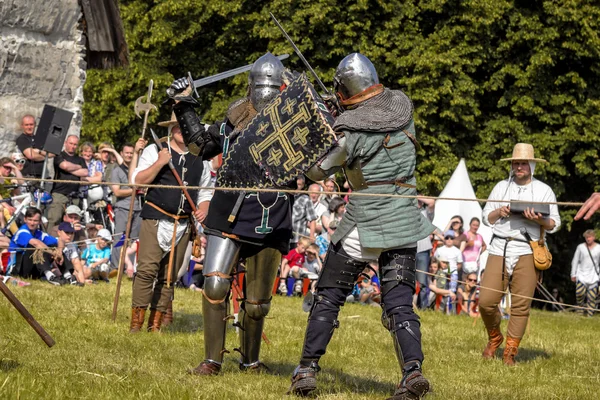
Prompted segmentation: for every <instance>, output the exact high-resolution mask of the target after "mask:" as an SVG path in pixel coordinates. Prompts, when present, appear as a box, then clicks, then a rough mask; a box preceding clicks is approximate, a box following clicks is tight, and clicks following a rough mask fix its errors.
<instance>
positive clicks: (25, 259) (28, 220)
mask: <svg viewBox="0 0 600 400" xmlns="http://www.w3.org/2000/svg"><path fill="white" fill-rule="evenodd" d="M41 221H42V212H41V211H40V210H39V209H37V208H35V207H29V208H28V209H27V210H26V211H25V224H24V225H23V226H21V227H20V228H19V230H18V231H17V233H16V234H15V235H14V236H13V238H12V240H11V242H10V248H9V250H10V251H14V252H16V262H15V267H14V269H13V275H17V276H22V277H24V278H29V277H33V278H45V279H46V281H47V282H48V283H50V284H52V285H55V286H61V285H63V284H65V283H66V282H65V281H64V280H62V279H61V278H59V277H57V276H56V275H55V274H54V273H53V272H52V263H53V261H57V262H58V263H62V254H56V255H55V256H54V257H53V256H52V255H50V254H49V253H48V252H44V253H43V260H42V261H41V262H38V263H35V262H34V260H33V258H32V254H33V250H35V249H48V248H49V247H57V246H58V240H57V239H56V238H54V237H52V236H50V235H48V234H47V233H45V232H42V230H40V228H39V226H40V223H41ZM24 249H28V250H24Z"/></svg>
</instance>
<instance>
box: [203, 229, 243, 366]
mask: <svg viewBox="0 0 600 400" xmlns="http://www.w3.org/2000/svg"><path fill="white" fill-rule="evenodd" d="M240 246H241V245H240V243H239V242H236V241H234V240H232V239H228V238H222V237H219V236H214V235H208V237H207V246H206V257H205V259H204V269H203V270H202V274H203V275H204V291H203V292H202V294H203V298H202V314H203V318H204V351H205V358H206V360H208V361H211V362H215V363H219V364H220V363H221V362H222V361H223V349H224V348H225V329H226V327H227V321H225V318H226V317H227V303H228V302H227V301H226V300H227V296H228V295H229V290H230V288H231V271H232V269H233V267H234V265H235V264H236V263H237V262H238V259H239V254H240Z"/></svg>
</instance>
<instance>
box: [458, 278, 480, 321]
mask: <svg viewBox="0 0 600 400" xmlns="http://www.w3.org/2000/svg"><path fill="white" fill-rule="evenodd" d="M457 295H458V303H459V304H460V305H461V310H460V313H461V314H465V315H469V316H471V317H473V318H476V317H478V316H479V311H478V310H477V301H478V294H477V274H476V273H474V272H472V273H470V274H469V275H467V279H466V283H464V284H461V285H460V286H459V287H458V290H457Z"/></svg>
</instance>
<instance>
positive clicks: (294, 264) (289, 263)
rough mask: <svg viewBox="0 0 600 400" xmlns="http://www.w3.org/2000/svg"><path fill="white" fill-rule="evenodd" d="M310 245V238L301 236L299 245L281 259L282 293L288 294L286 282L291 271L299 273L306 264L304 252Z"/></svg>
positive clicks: (280, 289) (280, 288) (280, 280)
mask: <svg viewBox="0 0 600 400" xmlns="http://www.w3.org/2000/svg"><path fill="white" fill-rule="evenodd" d="M308 246H310V240H308V239H307V238H305V237H301V238H300V240H298V245H297V246H296V248H295V249H292V250H290V252H289V253H287V255H285V256H284V257H283V259H282V260H281V267H279V269H280V275H279V277H280V279H279V292H280V293H281V294H284V295H285V294H287V285H286V282H287V278H288V275H289V273H290V271H292V273H293V274H294V275H295V276H296V275H298V271H299V270H300V268H302V266H303V265H304V260H305V254H304V252H305V251H306V249H307V248H308Z"/></svg>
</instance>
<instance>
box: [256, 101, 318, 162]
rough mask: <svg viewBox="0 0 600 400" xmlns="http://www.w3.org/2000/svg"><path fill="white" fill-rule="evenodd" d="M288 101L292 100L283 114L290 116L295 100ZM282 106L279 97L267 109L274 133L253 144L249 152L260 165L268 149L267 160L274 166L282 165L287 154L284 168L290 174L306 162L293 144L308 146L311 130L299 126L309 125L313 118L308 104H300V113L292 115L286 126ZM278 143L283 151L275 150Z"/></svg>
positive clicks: (287, 103)
mask: <svg viewBox="0 0 600 400" xmlns="http://www.w3.org/2000/svg"><path fill="white" fill-rule="evenodd" d="M287 100H290V99H286V105H285V106H284V107H283V109H282V113H283V112H285V113H286V114H288V115H289V113H288V111H290V112H291V111H293V107H294V106H295V103H294V102H295V100H292V102H288V101H287ZM280 105H281V97H278V98H276V99H275V100H274V101H273V102H272V103H271V105H270V106H269V107H267V108H266V109H265V115H266V116H268V117H269V120H270V122H271V126H272V127H273V132H272V133H271V134H270V135H268V136H267V137H266V138H265V139H264V140H263V141H262V142H260V143H252V144H251V145H250V149H249V150H250V154H251V155H252V158H253V159H254V162H255V163H257V164H258V163H260V161H261V160H262V159H263V157H262V153H263V152H265V151H266V150H267V149H268V150H269V157H268V158H267V164H269V165H273V166H279V165H281V160H282V156H283V154H284V153H285V157H283V159H284V160H285V162H284V163H283V168H284V169H285V170H286V172H289V171H291V170H292V169H293V168H294V167H295V166H296V165H298V164H300V163H301V162H302V161H303V160H304V154H302V153H301V152H296V151H295V150H294V147H293V144H295V145H297V144H302V145H304V144H306V138H307V136H308V134H309V130H308V128H306V127H300V126H299V125H300V124H301V123H303V122H304V123H308V122H309V121H310V117H311V116H310V112H309V110H308V106H307V104H306V103H300V105H299V106H298V107H297V109H298V111H297V112H296V113H295V114H294V115H292V116H291V118H289V119H288V120H287V121H286V122H285V124H282V123H281V118H280V115H279V113H278V110H279V106H280ZM259 130H260V127H259ZM292 132H293V137H292V140H291V142H290V139H289V137H288V136H290V134H291V133H292ZM257 133H258V132H257ZM263 133H264V132H263ZM261 136H262V135H261ZM276 143H279V145H280V146H281V150H277V149H274V148H273V146H274V145H275V144H276Z"/></svg>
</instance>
